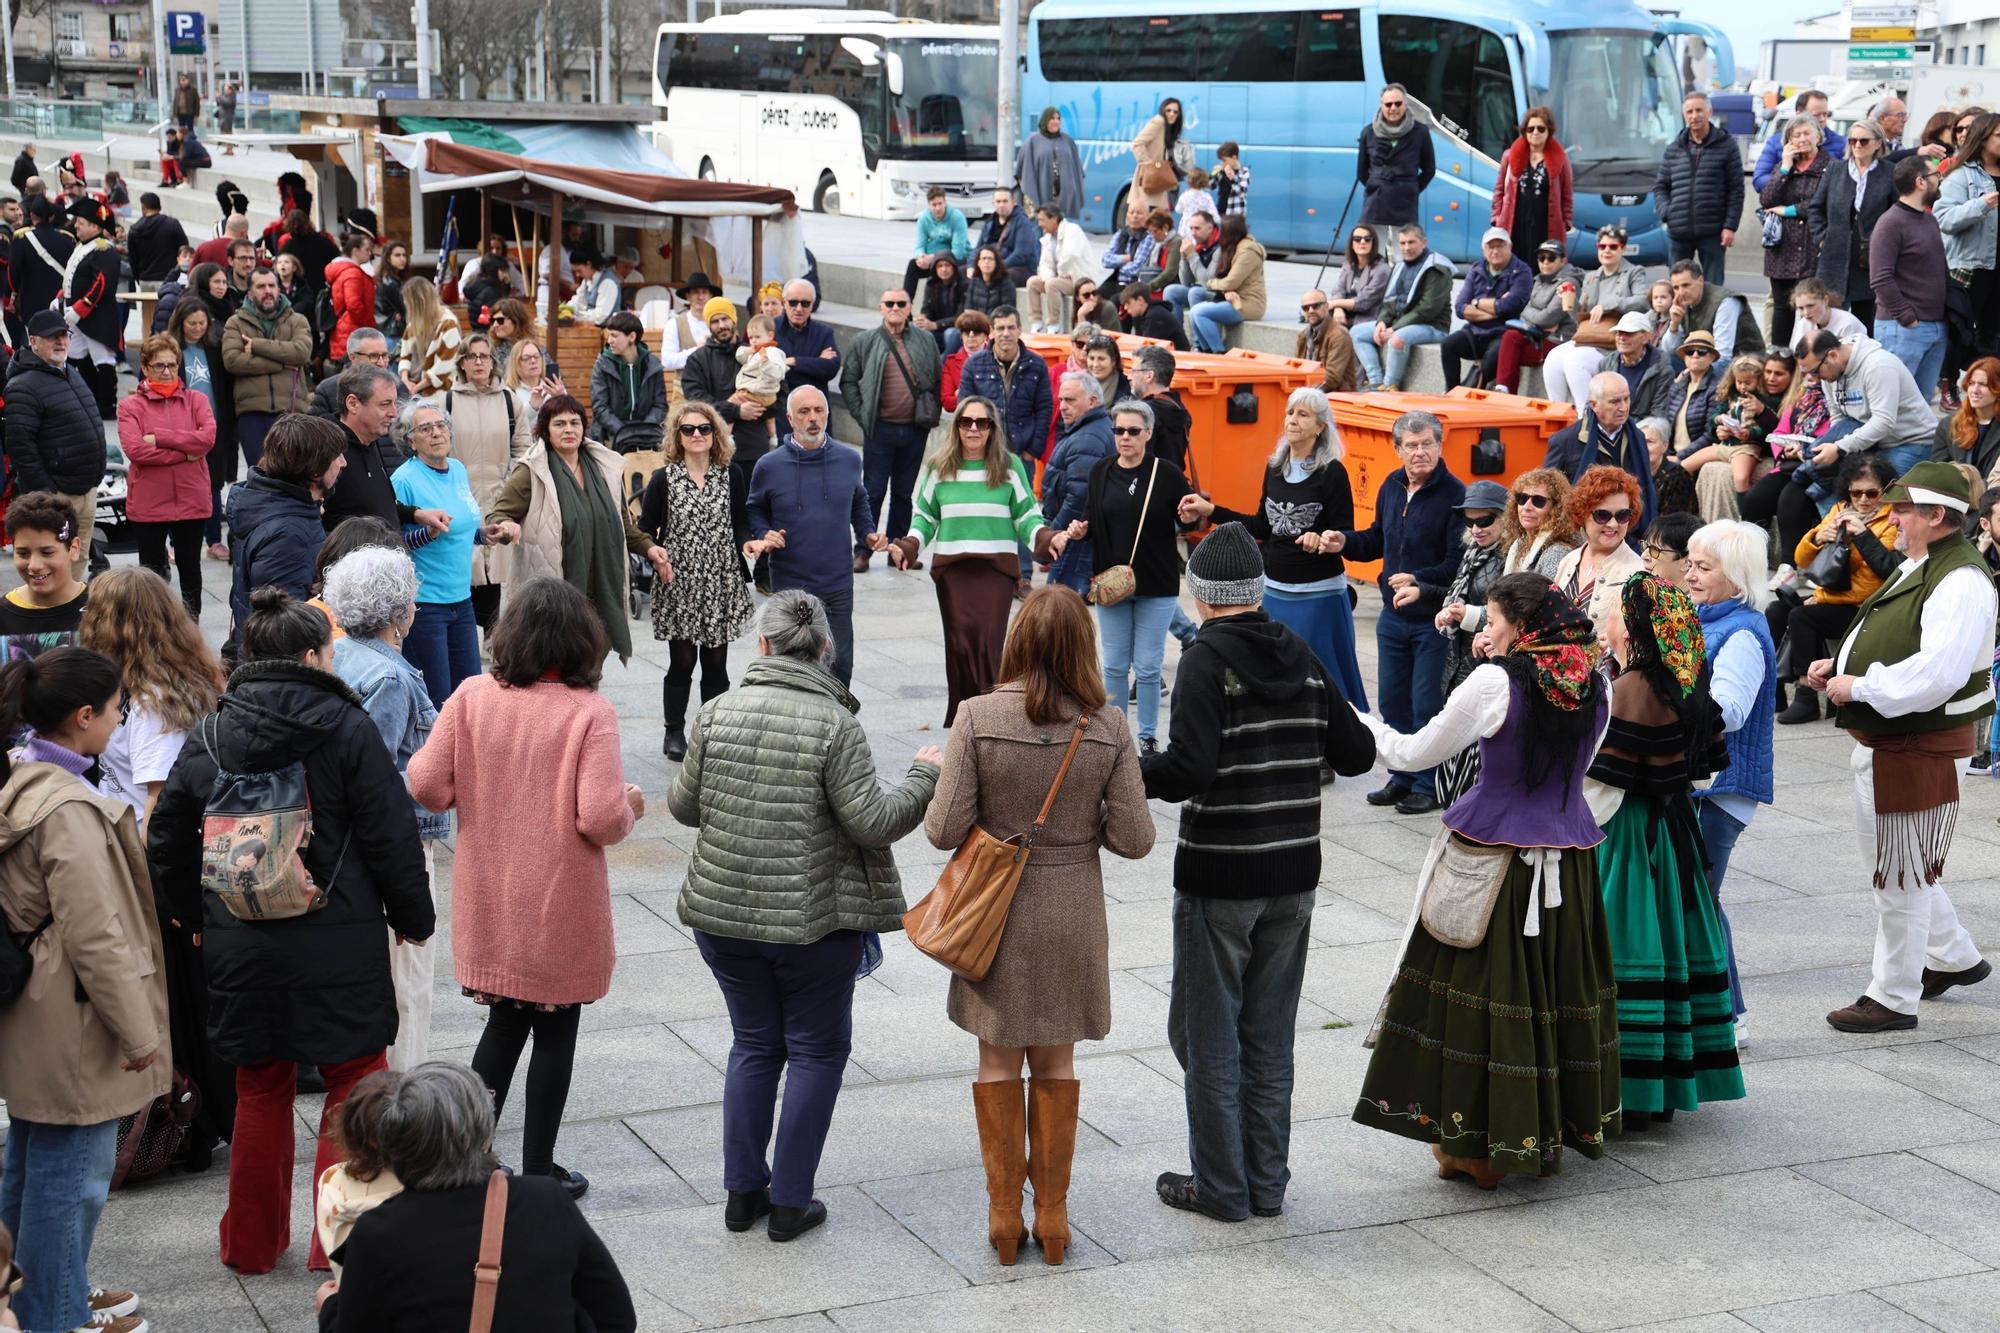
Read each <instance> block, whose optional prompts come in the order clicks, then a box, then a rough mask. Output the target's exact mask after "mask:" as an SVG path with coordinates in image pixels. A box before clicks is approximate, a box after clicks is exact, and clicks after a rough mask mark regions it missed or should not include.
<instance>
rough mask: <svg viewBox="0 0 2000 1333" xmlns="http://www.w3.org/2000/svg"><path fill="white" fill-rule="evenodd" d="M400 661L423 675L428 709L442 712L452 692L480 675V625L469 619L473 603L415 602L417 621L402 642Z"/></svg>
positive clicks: (469, 601) (411, 624) (468, 599)
mask: <svg viewBox="0 0 2000 1333" xmlns="http://www.w3.org/2000/svg"><path fill="white" fill-rule="evenodd" d="M403 659H404V660H405V661H407V662H408V663H409V664H410V665H411V666H413V667H415V668H416V669H417V670H419V671H421V672H423V673H424V688H425V689H426V690H428V691H430V696H431V706H432V707H433V708H443V707H444V701H445V700H446V699H449V698H451V693H452V691H453V690H455V689H457V688H458V687H459V685H460V684H461V683H463V682H464V681H467V680H470V679H471V678H472V677H474V676H476V675H478V674H480V671H481V667H480V665H479V625H478V622H476V621H475V620H474V619H473V617H472V599H471V598H470V597H468V598H466V599H465V600H464V601H462V602H418V603H417V618H416V619H415V620H413V621H411V622H410V634H409V637H408V638H406V639H404V640H403Z"/></svg>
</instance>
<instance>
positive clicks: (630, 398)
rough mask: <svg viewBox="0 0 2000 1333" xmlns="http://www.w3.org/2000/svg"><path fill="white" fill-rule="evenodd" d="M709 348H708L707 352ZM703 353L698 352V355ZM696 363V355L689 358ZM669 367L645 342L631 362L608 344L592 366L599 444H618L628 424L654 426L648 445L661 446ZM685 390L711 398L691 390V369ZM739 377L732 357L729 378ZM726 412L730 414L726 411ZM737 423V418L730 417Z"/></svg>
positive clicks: (593, 420) (594, 434)
mask: <svg viewBox="0 0 2000 1333" xmlns="http://www.w3.org/2000/svg"><path fill="white" fill-rule="evenodd" d="M707 350H709V349H708V348H707V347H704V348H703V349H702V351H703V352H705V351H707ZM701 354H702V353H701V352H697V353H695V356H697V357H698V356H700V355H701ZM689 363H690V365H692V363H693V358H689ZM666 375H667V369H666V367H665V366H663V365H662V364H660V358H659V357H657V356H655V355H654V354H653V352H652V349H650V348H648V347H647V346H646V345H645V344H644V343H641V344H640V345H639V357H638V359H637V360H636V361H627V360H626V359H625V358H624V357H622V356H620V355H618V353H616V352H614V351H612V350H611V349H610V348H609V347H606V348H605V349H604V350H603V351H602V352H600V353H599V354H598V357H597V361H596V362H595V364H593V365H592V366H591V368H590V438H591V439H593V440H596V441H597V442H598V443H599V444H605V445H616V444H617V441H618V433H619V432H620V431H622V430H624V429H625V428H626V427H627V426H650V427H652V428H653V432H652V434H653V439H652V441H651V442H650V443H649V444H647V445H646V446H645V447H646V448H648V449H657V448H659V447H660V436H661V435H662V434H663V433H664V427H665V425H666V420H667V379H666ZM681 377H682V378H681V392H683V393H685V394H687V396H688V397H690V398H699V399H701V400H702V401H704V402H708V401H711V400H710V399H707V398H705V397H704V396H703V395H702V394H698V393H694V392H691V391H690V389H689V384H688V378H689V376H688V372H687V371H686V370H683V371H682V372H681ZM735 379H736V366H735V359H734V358H733V357H732V358H731V360H730V370H729V379H728V380H726V381H724V382H725V383H734V381H735ZM724 415H728V414H727V413H725V414H724ZM730 424H731V425H734V424H735V418H734V417H731V418H730Z"/></svg>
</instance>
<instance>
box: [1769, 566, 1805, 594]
mask: <svg viewBox="0 0 2000 1333" xmlns="http://www.w3.org/2000/svg"><path fill="white" fill-rule="evenodd" d="M1798 581H1799V571H1798V570H1796V569H1794V568H1793V567H1792V566H1790V565H1779V566H1778V572H1777V573H1775V574H1773V575H1771V591H1772V592H1783V591H1784V590H1785V589H1786V588H1789V587H1792V586H1794V585H1795V584H1797V583H1798Z"/></svg>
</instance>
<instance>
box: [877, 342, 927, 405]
mask: <svg viewBox="0 0 2000 1333" xmlns="http://www.w3.org/2000/svg"><path fill="white" fill-rule="evenodd" d="M882 340H883V341H884V342H885V343H887V344H888V345H889V359H890V360H891V361H894V362H895V363H896V372H897V373H898V374H899V375H901V376H902V377H903V383H905V384H907V385H909V386H910V398H911V400H912V401H915V399H916V396H917V394H918V392H919V390H918V389H917V377H916V376H915V375H914V374H912V373H911V372H910V368H909V367H908V366H907V365H905V364H903V349H902V346H901V345H900V344H899V343H898V341H897V340H896V339H894V338H891V337H890V336H889V335H888V334H886V333H885V334H883V335H882Z"/></svg>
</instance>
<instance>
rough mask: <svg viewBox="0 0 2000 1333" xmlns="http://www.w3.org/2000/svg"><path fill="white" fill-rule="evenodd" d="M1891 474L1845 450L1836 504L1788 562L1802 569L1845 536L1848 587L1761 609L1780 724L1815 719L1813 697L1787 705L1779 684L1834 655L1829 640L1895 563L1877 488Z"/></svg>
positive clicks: (1796, 697)
mask: <svg viewBox="0 0 2000 1333" xmlns="http://www.w3.org/2000/svg"><path fill="white" fill-rule="evenodd" d="M1895 479H1896V474H1895V471H1894V470H1893V469H1892V468H1891V467H1890V466H1889V464H1888V463H1886V462H1884V461H1883V460H1882V459H1880V458H1878V457H1876V456H1875V455H1873V454H1849V455H1848V456H1847V461H1846V462H1845V463H1844V464H1843V465H1842V467H1841V469H1840V489H1839V494H1840V503H1839V504H1837V505H1835V506H1834V507H1833V510H1832V512H1831V513H1829V514H1828V515H1827V516H1826V518H1825V519H1824V520H1823V521H1822V522H1821V523H1820V524H1819V525H1818V526H1817V527H1815V528H1813V529H1812V530H1811V531H1810V532H1808V533H1806V535H1805V536H1803V537H1801V538H1799V541H1798V545H1797V547H1796V548H1795V549H1794V550H1793V552H1792V562H1793V565H1794V567H1796V568H1798V569H1805V568H1806V567H1807V566H1808V565H1810V564H1812V562H1813V560H1814V559H1815V558H1816V557H1817V556H1818V555H1819V553H1820V551H1821V550H1823V549H1824V548H1825V547H1826V546H1827V544H1828V543H1830V542H1832V541H1834V540H1835V539H1836V538H1839V537H1843V536H1844V537H1845V538H1846V539H1847V543H1848V547H1847V577H1848V584H1847V587H1845V588H1842V589H1838V590H1834V591H1829V590H1827V589H1825V588H1814V589H1813V590H1812V595H1811V596H1810V597H1809V598H1808V599H1807V600H1805V601H1804V602H1801V601H1800V600H1799V599H1798V597H1797V596H1781V597H1780V598H1779V599H1778V600H1776V601H1774V602H1772V603H1771V606H1770V609H1769V610H1768V611H1767V612H1766V615H1767V617H1768V619H1769V621H1770V626H1771V638H1772V639H1773V640H1775V641H1776V642H1778V643H1780V644H1782V645H1784V646H1783V648H1782V649H1781V651H1780V652H1779V654H1778V681H1779V686H1780V688H1779V690H1778V696H1779V701H1780V704H1781V705H1782V707H1783V710H1784V711H1782V712H1780V713H1779V714H1778V721H1780V722H1782V723H1784V724H1785V725H1786V726H1796V725H1798V724H1799V723H1802V722H1816V721H1818V720H1819V695H1818V694H1816V693H1815V692H1813V691H1812V690H1805V689H1801V690H1795V691H1794V692H1793V693H1792V698H1791V702H1790V703H1784V702H1783V700H1784V694H1785V691H1784V688H1783V687H1784V686H1786V685H1790V684H1792V683H1793V682H1795V681H1797V680H1799V679H1800V678H1802V677H1803V676H1804V675H1805V674H1806V669H1807V668H1808V667H1810V666H1811V665H1812V664H1813V663H1814V662H1817V661H1819V660H1820V659H1821V658H1823V657H1831V656H1832V655H1833V654H1832V653H1831V651H1829V647H1828V645H1830V644H1837V643H1839V642H1840V640H1841V637H1842V636H1843V635H1845V634H1846V633H1847V627H1848V626H1849V625H1852V624H1853V623H1854V616H1855V613H1856V612H1858V611H1859V610H1860V609H1861V604H1862V603H1863V602H1865V601H1867V600H1868V599H1869V597H1870V596H1872V595H1873V594H1874V592H1875V590H1876V589H1877V588H1879V587H1881V586H1882V580H1883V579H1885V578H1887V577H1888V576H1889V575H1891V574H1893V573H1895V572H1896V567H1897V566H1898V565H1899V564H1901V563H1902V557H1901V556H1899V555H1898V554H1896V522H1895V515H1894V514H1893V513H1891V511H1890V506H1888V505H1886V504H1883V503H1882V493H1883V491H1885V490H1887V489H1888V487H1889V483H1890V482H1892V481H1894V480H1895Z"/></svg>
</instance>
